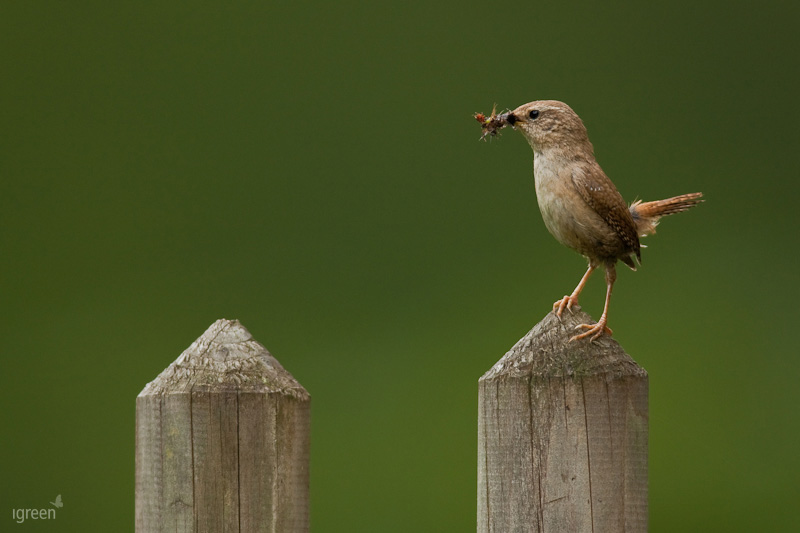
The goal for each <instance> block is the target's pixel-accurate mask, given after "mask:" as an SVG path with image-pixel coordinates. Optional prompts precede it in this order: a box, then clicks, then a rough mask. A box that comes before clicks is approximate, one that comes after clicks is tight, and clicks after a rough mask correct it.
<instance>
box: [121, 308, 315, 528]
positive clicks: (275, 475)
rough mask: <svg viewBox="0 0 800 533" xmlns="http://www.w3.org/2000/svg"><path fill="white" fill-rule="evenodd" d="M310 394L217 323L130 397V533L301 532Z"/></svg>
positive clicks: (235, 331) (248, 339)
mask: <svg viewBox="0 0 800 533" xmlns="http://www.w3.org/2000/svg"><path fill="white" fill-rule="evenodd" d="M309 432H310V397H309V395H308V393H307V392H306V390H305V389H304V388H303V387H302V386H301V385H300V384H299V383H298V382H297V381H296V380H295V379H294V378H293V377H292V375H291V374H289V372H287V371H286V370H284V368H283V367H282V366H281V365H280V363H278V361H277V360H276V359H275V358H274V357H272V355H270V353H269V352H268V351H267V350H266V348H264V347H263V346H262V345H261V344H259V343H258V342H256V341H255V340H253V338H252V336H251V335H250V333H249V332H248V331H247V330H246V329H245V328H244V327H243V326H242V325H241V324H240V323H239V322H238V321H236V320H218V321H217V322H215V323H214V324H212V325H211V327H210V328H208V330H207V331H206V332H205V333H204V334H203V335H202V336H201V337H200V338H199V339H197V340H196V341H195V342H194V343H192V345H191V346H189V348H188V349H187V350H186V351H184V352H183V353H182V354H181V356H180V357H178V359H177V360H176V361H175V362H174V363H172V364H171V365H170V366H169V367H168V368H167V369H166V370H164V371H163V372H162V373H161V374H160V375H159V376H158V377H157V378H156V379H155V380H154V381H152V382H151V383H149V384H148V385H147V386H146V387H145V388H144V390H143V391H142V392H141V394H139V396H138V397H137V398H136V532H137V533H153V532H162V531H164V532H166V531H169V532H175V531H179V532H193V533H194V532H201V531H213V532H216V531H219V532H222V531H248V532H300V531H302V532H306V531H308V519H309V505H308V490H309V477H308V476H309V444H310V443H309Z"/></svg>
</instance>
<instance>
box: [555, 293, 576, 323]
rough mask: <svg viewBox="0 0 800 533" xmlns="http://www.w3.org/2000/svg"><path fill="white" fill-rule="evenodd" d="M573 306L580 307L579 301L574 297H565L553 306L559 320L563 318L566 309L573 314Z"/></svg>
mask: <svg viewBox="0 0 800 533" xmlns="http://www.w3.org/2000/svg"><path fill="white" fill-rule="evenodd" d="M573 305H578V299H577V298H573V297H572V296H564V297H563V298H561V299H560V300H558V301H557V302H555V303H554V304H553V312H554V313H555V314H556V316H557V317H558V318H561V314H562V313H563V312H564V309H566V310H567V311H569V312H570V313H571V312H572V306H573Z"/></svg>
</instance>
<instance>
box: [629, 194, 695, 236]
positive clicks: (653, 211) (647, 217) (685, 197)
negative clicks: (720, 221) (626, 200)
mask: <svg viewBox="0 0 800 533" xmlns="http://www.w3.org/2000/svg"><path fill="white" fill-rule="evenodd" d="M702 196H703V193H701V192H694V193H690V194H682V195H680V196H675V197H674V198H668V199H666V200H657V201H655V202H642V201H641V200H637V201H635V202H633V203H632V204H631V207H630V211H631V215H633V221H634V222H635V223H636V231H637V233H639V235H640V236H642V237H644V236H645V235H650V234H651V233H655V232H656V226H658V221H659V219H660V218H661V217H663V216H666V215H672V214H674V213H681V212H683V211H686V210H687V209H690V208H692V207H694V206H696V205H697V204H699V203H700V202H702V201H703V200H701V198H702Z"/></svg>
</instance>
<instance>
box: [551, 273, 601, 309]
mask: <svg viewBox="0 0 800 533" xmlns="http://www.w3.org/2000/svg"><path fill="white" fill-rule="evenodd" d="M595 268H597V265H593V264H592V263H589V269H588V270H587V271H586V274H584V275H583V277H582V278H581V281H580V283H578V286H577V287H575V290H574V291H572V294H571V295H569V296H564V297H563V298H561V299H560V300H558V301H557V302H556V303H554V304H553V311H555V313H556V316H557V317H558V318H561V313H563V312H564V308H566V309H567V310H568V311H570V312H571V311H572V306H573V305H578V295H580V293H581V291H582V290H583V287H584V285H586V282H587V281H588V280H589V276H591V275H592V272H594V269H595Z"/></svg>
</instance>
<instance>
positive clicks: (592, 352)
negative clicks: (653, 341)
mask: <svg viewBox="0 0 800 533" xmlns="http://www.w3.org/2000/svg"><path fill="white" fill-rule="evenodd" d="M593 322H594V320H592V317H590V316H589V315H588V314H587V313H585V312H584V311H583V310H582V309H581V308H580V307H573V308H572V312H569V311H565V312H564V313H563V314H562V315H561V318H560V319H559V318H558V317H557V316H556V315H555V313H552V312H551V313H548V314H547V316H545V317H544V318H543V319H542V321H541V322H539V323H538V324H536V325H535V326H534V327H533V329H532V330H530V331H529V332H528V333H527V334H526V335H525V336H524V337H522V338H521V339H520V340H519V341H518V342H517V343H516V344H515V345H514V346H513V347H512V348H511V349H510V350H509V351H508V352H507V353H506V354H505V355H504V356H503V357H502V358H501V359H500V360H499V361H497V363H495V365H494V366H493V367H492V368H491V369H489V371H487V372H486V374H484V375H483V377H481V378H480V381H485V380H490V379H497V378H500V377H502V376H511V377H523V376H538V377H544V378H546V377H582V376H589V375H597V374H611V375H614V376H624V375H637V376H647V372H646V371H645V370H644V369H643V368H642V367H640V366H639V365H638V364H636V361H634V360H633V359H632V358H631V356H630V355H628V354H627V353H626V352H625V350H623V349H622V346H620V345H619V343H618V342H617V341H616V340H614V339H613V338H611V337H608V336H603V337H600V338H599V339H598V340H596V341H594V342H590V341H589V340H588V339H580V340H575V341H570V339H571V338H572V337H573V336H574V335H575V333H576V332H577V329H576V328H577V327H578V325H580V324H591V323H593Z"/></svg>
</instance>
